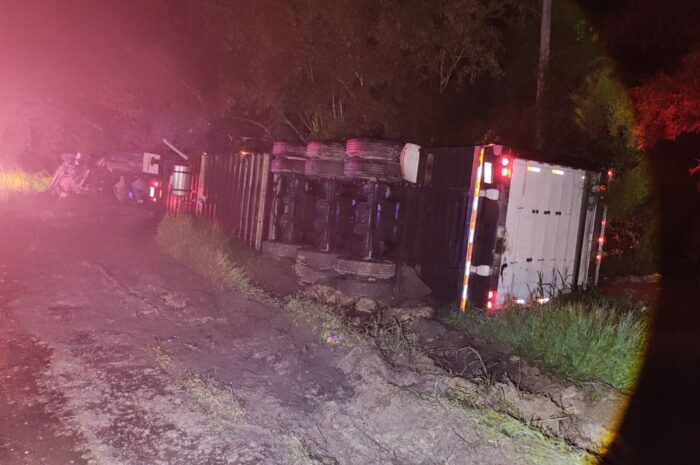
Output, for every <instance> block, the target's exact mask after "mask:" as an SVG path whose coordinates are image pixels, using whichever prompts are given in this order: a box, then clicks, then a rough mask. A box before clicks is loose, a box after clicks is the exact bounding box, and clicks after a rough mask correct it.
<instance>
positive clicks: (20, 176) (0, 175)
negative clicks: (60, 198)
mask: <svg viewBox="0 0 700 465" xmlns="http://www.w3.org/2000/svg"><path fill="white" fill-rule="evenodd" d="M50 183H51V176H49V175H48V174H46V173H30V172H28V171H24V170H23V169H21V168H9V169H5V168H0V199H3V198H4V197H6V196H7V195H8V194H9V193H13V192H19V193H32V192H42V191H44V190H45V189H46V188H47V187H48V186H49V184H50Z"/></svg>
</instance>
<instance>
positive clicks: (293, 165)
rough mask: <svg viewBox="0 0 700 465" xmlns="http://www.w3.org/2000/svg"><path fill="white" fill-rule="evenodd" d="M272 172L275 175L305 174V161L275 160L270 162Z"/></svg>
mask: <svg viewBox="0 0 700 465" xmlns="http://www.w3.org/2000/svg"><path fill="white" fill-rule="evenodd" d="M270 171H271V172H273V173H296V174H304V161H303V160H291V159H289V158H275V159H273V160H272V161H271V162H270Z"/></svg>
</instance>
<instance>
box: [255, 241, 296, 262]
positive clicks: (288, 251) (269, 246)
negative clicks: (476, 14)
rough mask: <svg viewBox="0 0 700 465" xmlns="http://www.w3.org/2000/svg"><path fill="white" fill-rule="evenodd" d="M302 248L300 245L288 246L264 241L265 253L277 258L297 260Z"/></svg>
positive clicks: (282, 243) (283, 243) (263, 249)
mask: <svg viewBox="0 0 700 465" xmlns="http://www.w3.org/2000/svg"><path fill="white" fill-rule="evenodd" d="M300 248H301V246H300V245H299V244H287V243H285V242H277V241H263V243H262V251H263V253H266V254H269V255H272V256H274V257H277V258H295V257H296V256H297V252H298V251H299V249H300Z"/></svg>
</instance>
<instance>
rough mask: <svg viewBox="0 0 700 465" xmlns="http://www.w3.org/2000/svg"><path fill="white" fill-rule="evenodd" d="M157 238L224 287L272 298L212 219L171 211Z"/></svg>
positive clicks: (196, 270) (179, 258) (180, 257)
mask: <svg viewBox="0 0 700 465" xmlns="http://www.w3.org/2000/svg"><path fill="white" fill-rule="evenodd" d="M157 240H158V243H159V244H160V246H161V247H162V248H163V249H164V250H165V251H166V252H167V253H168V254H169V255H171V256H172V257H174V258H176V259H178V260H182V261H183V262H184V263H185V264H187V266H189V267H190V268H192V270H194V271H195V272H197V273H199V274H200V275H202V276H204V277H205V278H207V279H209V280H211V281H212V282H214V283H215V284H217V285H218V286H220V287H222V288H229V289H236V290H239V291H240V292H241V293H242V294H243V295H244V296H246V297H248V298H255V299H258V300H262V301H269V300H270V299H271V298H270V297H269V296H268V295H267V294H266V293H265V291H263V290H262V289H261V288H260V287H258V286H256V285H255V284H254V283H253V281H252V280H251V278H250V276H248V274H247V273H246V272H245V270H243V269H242V268H240V267H239V266H237V265H236V263H235V262H234V261H233V260H232V259H231V257H230V256H229V242H230V240H229V238H228V237H226V235H225V234H224V233H223V231H221V229H220V228H219V227H218V226H217V225H215V224H213V223H210V222H207V221H204V220H200V219H196V218H193V217H192V216H190V215H167V216H165V218H163V220H162V221H161V222H160V224H159V225H158V234H157Z"/></svg>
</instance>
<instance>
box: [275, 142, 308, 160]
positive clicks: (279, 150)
mask: <svg viewBox="0 0 700 465" xmlns="http://www.w3.org/2000/svg"><path fill="white" fill-rule="evenodd" d="M272 156H273V157H275V158H285V157H286V158H292V159H297V158H304V157H306V146H305V145H303V144H295V143H294V142H286V141H277V142H274V143H273V144H272Z"/></svg>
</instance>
